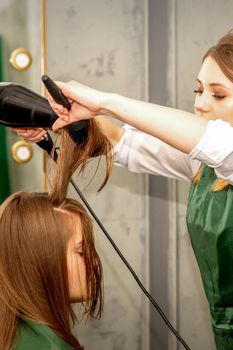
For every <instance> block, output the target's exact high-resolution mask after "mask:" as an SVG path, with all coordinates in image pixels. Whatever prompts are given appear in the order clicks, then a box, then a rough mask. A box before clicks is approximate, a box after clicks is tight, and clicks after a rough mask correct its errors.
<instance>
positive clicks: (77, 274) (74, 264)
mask: <svg viewBox="0 0 233 350" xmlns="http://www.w3.org/2000/svg"><path fill="white" fill-rule="evenodd" d="M73 222H74V225H75V233H74V234H73V236H72V237H71V238H70V240H69V241H68V247H67V268H68V281H69V297H70V301H71V302H80V301H85V300H87V299H88V293H87V284H86V266H85V261H84V256H83V233H82V227H81V220H80V218H79V216H77V215H76V216H75V219H74V220H73Z"/></svg>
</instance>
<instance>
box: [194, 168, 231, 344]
mask: <svg viewBox="0 0 233 350" xmlns="http://www.w3.org/2000/svg"><path fill="white" fill-rule="evenodd" d="M215 181H216V175H215V172H214V170H213V169H211V168H209V167H207V166H204V167H203V169H202V174H201V179H200V182H199V183H198V184H197V185H195V184H192V185H191V189H190V193H189V204H188V208H187V226H188V230H189V234H190V238H191V243H192V246H193V249H194V253H195V256H196V259H197V262H198V265H199V268H200V272H201V276H202V281H203V285H204V289H205V293H206V296H207V299H208V301H209V307H210V313H211V320H212V327H213V332H214V336H215V343H216V347H217V349H218V350H232V349H233V186H229V188H227V189H224V190H222V191H219V192H213V190H212V187H213V184H214V182H215Z"/></svg>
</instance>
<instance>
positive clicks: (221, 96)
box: [193, 89, 226, 100]
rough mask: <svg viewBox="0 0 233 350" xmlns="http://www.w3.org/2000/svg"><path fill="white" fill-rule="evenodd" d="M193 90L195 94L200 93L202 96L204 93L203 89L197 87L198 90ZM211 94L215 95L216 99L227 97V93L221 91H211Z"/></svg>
mask: <svg viewBox="0 0 233 350" xmlns="http://www.w3.org/2000/svg"><path fill="white" fill-rule="evenodd" d="M193 92H194V93H195V94H198V95H199V96H201V95H202V93H203V90H202V89H196V90H193ZM210 95H211V96H212V97H214V98H215V99H216V100H222V99H224V98H225V97H226V95H224V94H222V93H220V92H210Z"/></svg>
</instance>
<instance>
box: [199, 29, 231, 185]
mask: <svg viewBox="0 0 233 350" xmlns="http://www.w3.org/2000/svg"><path fill="white" fill-rule="evenodd" d="M207 57H211V58H213V59H214V60H215V61H216V62H217V64H218V65H219V67H220V68H221V70H222V72H223V73H224V74H225V76H226V77H227V78H228V79H229V80H230V81H231V82H233V30H231V31H230V32H228V33H227V34H226V35H224V36H223V37H222V38H221V39H220V40H219V41H218V42H217V44H216V45H214V46H212V47H210V48H209V50H208V51H207V52H206V53H205V55H204V57H203V61H204V60H205V59H206V58H207ZM200 176H201V170H200V169H199V170H198V171H197V173H196V174H195V175H194V178H193V182H194V183H198V182H199V179H200ZM228 187H229V183H228V182H227V181H226V180H223V179H217V180H216V182H215V184H214V186H213V191H214V192H218V191H221V190H223V189H226V188H228Z"/></svg>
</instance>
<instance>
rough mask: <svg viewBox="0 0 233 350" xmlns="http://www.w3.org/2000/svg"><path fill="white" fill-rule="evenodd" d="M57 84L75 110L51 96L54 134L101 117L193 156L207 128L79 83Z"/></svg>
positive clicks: (179, 115)
mask: <svg viewBox="0 0 233 350" xmlns="http://www.w3.org/2000/svg"><path fill="white" fill-rule="evenodd" d="M57 84H58V86H59V87H60V88H61V89H62V92H63V93H64V95H65V96H67V97H68V98H69V100H70V102H71V103H72V108H71V110H70V111H67V110H66V109H65V108H64V107H62V106H61V105H58V104H57V103H56V102H55V101H54V100H53V99H52V98H51V97H50V96H49V102H50V104H51V106H52V108H53V109H54V110H55V112H56V113H57V115H58V116H59V117H60V118H59V119H58V120H57V121H56V122H55V123H54V125H53V130H57V129H58V128H60V127H63V126H65V125H67V124H69V123H72V122H74V121H77V120H81V119H90V118H92V117H95V116H97V115H99V114H102V115H105V116H112V117H114V118H116V119H118V120H120V121H122V122H124V123H127V124H130V125H132V126H134V127H135V128H137V129H139V130H141V131H144V132H146V133H148V134H150V135H152V136H155V137H157V138H159V139H161V140H162V141H164V142H166V143H168V144H169V145H171V146H173V147H175V148H177V149H178V150H180V151H182V152H185V153H190V151H191V150H192V149H193V148H194V147H195V145H196V144H197V143H198V142H199V140H200V139H201V137H202V136H203V134H204V133H205V130H206V127H207V123H208V121H207V120H205V119H203V118H201V117H198V116H195V115H194V114H192V113H188V112H184V111H181V110H177V109H173V108H169V107H164V106H160V105H156V104H152V103H147V102H143V101H138V100H134V99H131V98H127V97H124V96H121V95H118V94H112V93H105V92H101V91H98V90H95V89H92V88H89V87H87V86H85V85H82V84H79V83H77V82H70V83H61V82H57Z"/></svg>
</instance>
